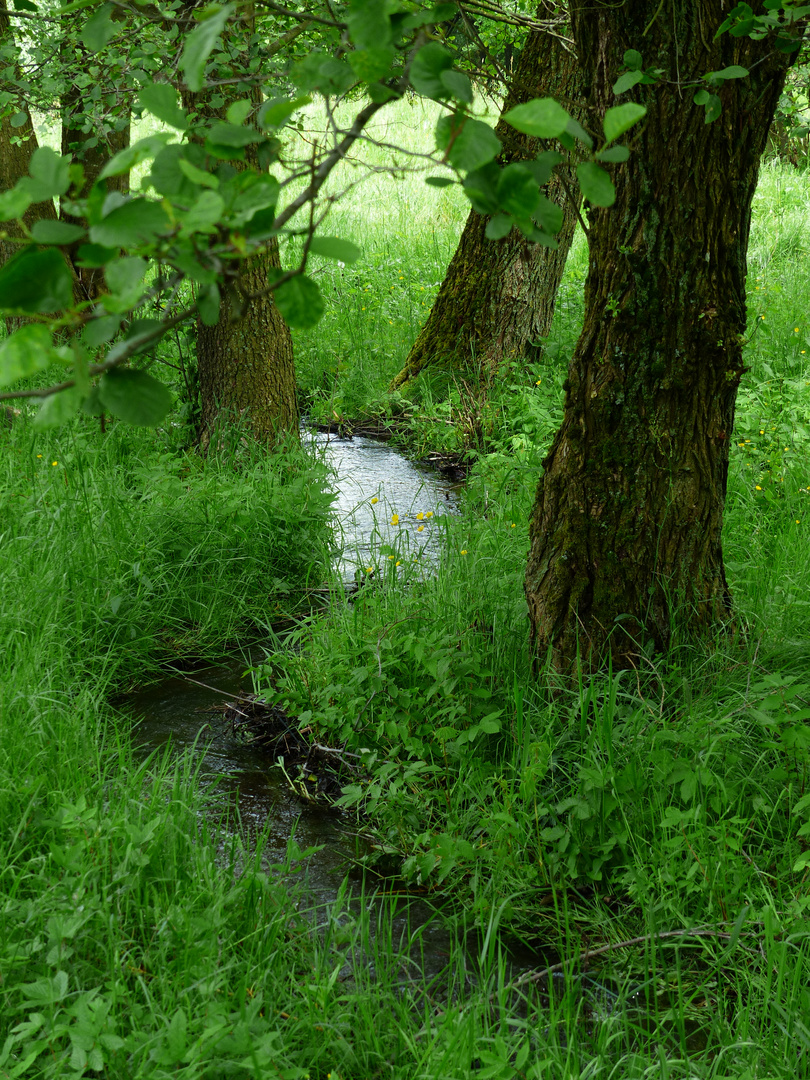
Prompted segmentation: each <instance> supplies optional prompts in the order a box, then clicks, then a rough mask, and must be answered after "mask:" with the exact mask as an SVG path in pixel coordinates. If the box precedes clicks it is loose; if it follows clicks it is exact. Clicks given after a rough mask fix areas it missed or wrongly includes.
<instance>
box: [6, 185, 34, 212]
mask: <svg viewBox="0 0 810 1080" xmlns="http://www.w3.org/2000/svg"><path fill="white" fill-rule="evenodd" d="M32 202H33V199H32V198H31V196H30V195H29V194H28V192H27V191H24V190H23V188H21V187H20V185H19V184H18V185H17V186H16V187H13V188H12V189H11V191H3V192H0V221H14V220H15V219H17V218H21V217H22V216H23V214H24V213H25V211H26V210H27V209H28V207H29V206H30V205H31V203H32Z"/></svg>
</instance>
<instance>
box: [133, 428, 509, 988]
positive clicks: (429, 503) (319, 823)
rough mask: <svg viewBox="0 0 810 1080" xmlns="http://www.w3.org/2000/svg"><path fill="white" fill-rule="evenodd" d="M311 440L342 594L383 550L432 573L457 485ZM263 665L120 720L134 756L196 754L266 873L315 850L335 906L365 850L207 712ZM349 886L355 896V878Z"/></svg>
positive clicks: (180, 684) (353, 447)
mask: <svg viewBox="0 0 810 1080" xmlns="http://www.w3.org/2000/svg"><path fill="white" fill-rule="evenodd" d="M310 437H311V439H312V442H313V444H314V446H315V448H316V450H317V451H318V452H319V453H322V454H323V456H324V458H325V460H326V461H327V462H328V463H329V464H330V465H331V467H332V468H333V469H334V470H335V473H336V481H335V493H336V498H335V501H334V503H333V513H334V515H335V524H336V528H337V530H338V532H339V534H340V535H341V536H342V541H343V544H342V553H341V555H340V557H339V559H338V561H337V564H336V569H337V570H338V572H339V574H340V576H341V577H342V579H343V580H344V581H345V582H346V583H347V584H348V583H351V582H352V581H353V580H354V579H355V575H356V574H357V573H358V572H359V573H360V574H364V573H366V572H368V568H369V567H374V568H375V569H377V568H380V567H381V566H382V564H384V563H385V562H387V561H388V555H387V551H388V550H389V549H390V550H393V549H396V550H397V551H398V552H400V553H401V554H402V556H403V558H404V557H408V558H410V559H414V558H415V559H417V560H419V561H420V562H421V563H422V564H423V565H425V566H429V565H430V564H431V563H434V564H435V562H436V561H437V560H438V557H439V552H440V546H441V542H442V529H441V518H442V517H443V516H444V515H446V514H448V513H454V512H456V506H457V498H458V485H457V484H453V483H452V482H451V481H448V480H445V479H444V478H442V476H440V475H439V474H438V473H437V472H435V471H434V470H432V469H430V468H428V467H426V466H420V465H417V464H413V463H412V462H410V461H408V460H407V459H406V458H404V457H403V456H402V455H401V454H400V453H398V452H397V451H396V450H394V449H393V448H391V447H390V446H388V445H387V444H386V443H384V442H380V441H377V440H374V439H369V438H361V437H355V438H354V439H339V438H337V437H335V436H329V435H322V434H318V435H311V436H310ZM395 515H396V523H395V524H392V519H394V516H395ZM417 515H422V516H421V517H418V516H417ZM420 526H421V528H420ZM397 558H399V555H398V556H397ZM394 561H396V560H394ZM263 657H264V654H263V652H262V650H261V649H260V648H256V649H254V650H253V652H252V653H251V651H250V650H249V649H248V650H246V651H245V652H244V654H243V655H242V656H239V657H235V658H233V659H232V660H231V661H229V662H228V663H226V664H222V665H215V666H210V667H206V668H197V669H195V670H193V671H191V672H189V673H188V675H181V674H178V675H176V676H171V677H169V678H166V679H163V680H162V681H161V682H159V683H155V684H153V685H151V686H148V687H145V688H144V689H143V690H139V691H137V692H135V693H133V694H130V695H128V697H127V701H126V711H127V712H128V713H129V714H130V715H132V716H133V717H136V718H137V726H136V729H135V732H134V741H135V743H136V744H137V746H138V747H139V750H140V751H141V752H142V753H150V752H152V751H154V750H156V749H160V748H164V747H166V746H167V745H169V744H171V746H172V748H173V749H174V750H175V751H176V752H178V753H183V752H184V751H188V750H198V751H199V752H201V753H203V754H204V755H205V757H204V770H205V773H206V775H207V776H209V777H210V778H211V779H215V780H216V781H217V790H218V791H220V792H223V793H225V792H233V793H235V795H236V800H235V801H236V805H237V807H238V812H239V828H240V830H241V832H242V835H243V836H246V837H248V838H250V837H251V836H256V835H258V834H259V833H260V832H261V831H262V830H266V843H265V847H264V852H263V858H264V861H265V862H266V864H267V865H268V866H273V865H278V864H279V863H282V862H283V861H284V858H285V855H286V851H287V844H288V840H289V837H290V836H291V835H293V836H294V837H295V841H296V843H297V844H298V846H299V848H301V849H306V848H310V847H318V848H319V849H320V850H319V851H318V852H317V854H316V855H315V856H312V857H310V858H309V859H307V860H306V864H305V870H304V872H305V874H306V881H307V892H308V893H309V895H311V897H312V900H313V902H314V903H315V904H318V905H320V904H324V903H327V902H329V901H331V900H334V899H335V897H336V896H337V894H338V891H339V889H340V887H341V885H342V883H343V881H344V879H345V877H346V873H347V870H348V871H351V867H352V864H353V862H354V861H355V860H356V858H357V856H358V855H361V854H363V853H364V850H365V849H364V848H358V843H360V842H359V841H358V839H357V838H356V837H355V835H354V834H353V832H352V831H350V830H351V824H350V823H347V822H346V821H344V820H343V819H342V818H341V817H340V816H339V815H338V814H337V813H335V812H334V811H332V810H329V809H327V808H322V807H317V806H313V805H311V804H309V803H306V802H304V801H303V800H300V799H298V798H297V797H296V796H295V795H294V794H293V793H292V792H291V791H290V789H289V786H288V785H287V783H286V781H285V779H284V777H283V776H282V774H281V771H280V770H279V769H278V768H276V767H275V761H274V760H271V759H270V757H269V755H267V754H266V753H263V752H261V751H260V750H256V749H254V748H251V747H250V746H245V745H242V744H240V743H239V742H238V741H237V740H236V739H235V738H233V737H232V736H231V735H230V733H229V730H228V725H227V724H226V722H225V719H224V717H221V716H220V715H218V714H217V713H216V712H214V711H213V710H214V709H215V708H216V706H219V705H221V704H222V703H223V701H225V700H228V699H229V698H232V697H234V696H236V695H237V694H240V693H242V694H244V693H250V692H251V691H252V689H253V687H252V684H251V680H250V675H249V674H248V668H250V667H251V666H252V665H253V664H255V663H258V662H259V661H260V660H261V659H263ZM202 684H205V685H202ZM356 881H357V884H358V888H359V884H360V881H361V878H360V876H359V874H358V875H357V876H356ZM407 907H408V911H407V913H405V912H404V911H403V914H402V916H401V917H400V919H399V920H398V921H399V922H400V927H399V929H400V930H401V931H403V932H405V931H406V930H407V927H408V925H410V926H411V927H413V926H414V925H415V924H417V923H421V924H427V925H423V931H422V933H421V935H420V938H421V944H420V946H419V947H420V950H421V952H420V957H422V958H423V959H424V964H423V970H424V971H425V974H427V975H429V976H430V975H435V974H437V973H438V972H440V971H441V970H442V969H443V968H444V967H445V965H446V963H447V957H448V955H449V952H450V948H451V940H450V937H449V936H448V933H447V931H446V930H445V929H444V928H443V926H442V924H441V921H440V920H438V919H433V920H432V921H431V916H432V915H433V914H434V912H433V909H432V908H430V907H429V906H428V905H426V904H420V903H419V902H418V901H413V900H409V902H408V905H407ZM395 932H396V928H395ZM396 936H397V937H398V936H399V934H398V933H396ZM527 962H528V961H527Z"/></svg>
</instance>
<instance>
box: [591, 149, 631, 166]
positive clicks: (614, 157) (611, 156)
mask: <svg viewBox="0 0 810 1080" xmlns="http://www.w3.org/2000/svg"><path fill="white" fill-rule="evenodd" d="M629 157H630V151H629V150H628V149H627V147H626V146H611V147H610V149H609V150H600V151H599V153H598V154H597V155H596V160H597V161H610V162H622V161H627V159H628V158H629Z"/></svg>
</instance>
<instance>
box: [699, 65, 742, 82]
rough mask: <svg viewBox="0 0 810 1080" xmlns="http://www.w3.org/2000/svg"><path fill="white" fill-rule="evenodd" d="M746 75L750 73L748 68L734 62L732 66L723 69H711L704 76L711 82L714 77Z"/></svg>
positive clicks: (735, 77) (740, 77)
mask: <svg viewBox="0 0 810 1080" xmlns="http://www.w3.org/2000/svg"><path fill="white" fill-rule="evenodd" d="M746 75H748V68H744V67H740V65H739V64H732V65H731V67H726V68H723V70H722V71H710V72H709V73H708V74H707V75H704V76H703V77H704V79H707V80H708V81H710V82H711V81H712V80H714V79H744V78H745V77H746Z"/></svg>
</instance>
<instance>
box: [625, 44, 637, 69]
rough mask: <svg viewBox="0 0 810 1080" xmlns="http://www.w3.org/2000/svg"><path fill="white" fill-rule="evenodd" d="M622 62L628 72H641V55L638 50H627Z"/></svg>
mask: <svg viewBox="0 0 810 1080" xmlns="http://www.w3.org/2000/svg"><path fill="white" fill-rule="evenodd" d="M622 61H623V63H624V66H625V67H626V68H629V70H630V71H640V70H641V53H640V52H639V51H638V49H628V50H627V51H626V52H625V54H624V56H623V57H622Z"/></svg>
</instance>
